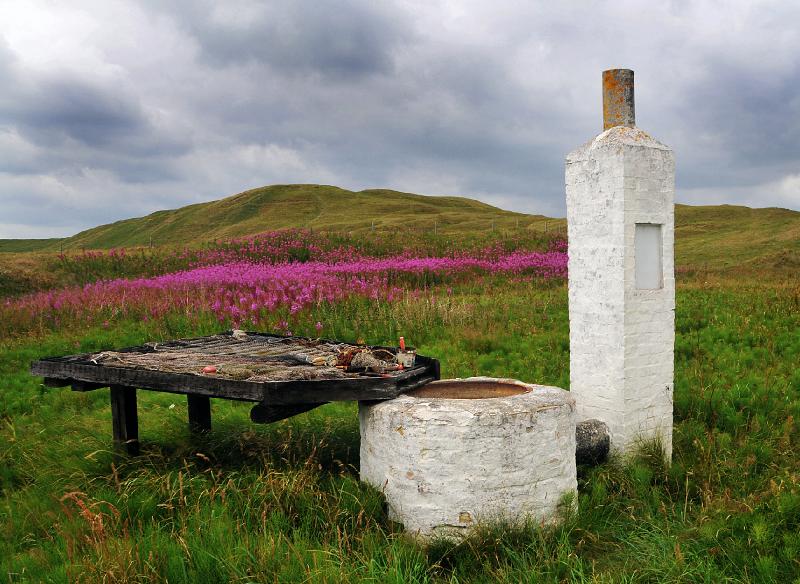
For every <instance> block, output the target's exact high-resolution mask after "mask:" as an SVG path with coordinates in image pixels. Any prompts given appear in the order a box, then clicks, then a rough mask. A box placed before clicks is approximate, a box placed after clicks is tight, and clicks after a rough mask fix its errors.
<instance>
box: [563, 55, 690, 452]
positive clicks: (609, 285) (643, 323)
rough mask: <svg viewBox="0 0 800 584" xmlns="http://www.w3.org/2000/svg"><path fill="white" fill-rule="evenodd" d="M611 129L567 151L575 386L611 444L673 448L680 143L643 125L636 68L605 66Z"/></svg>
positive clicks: (580, 405) (583, 413) (582, 412)
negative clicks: (667, 141) (657, 443)
mask: <svg viewBox="0 0 800 584" xmlns="http://www.w3.org/2000/svg"><path fill="white" fill-rule="evenodd" d="M603 117H604V132H603V133H602V134H600V135H599V136H597V137H596V138H595V139H594V140H592V141H590V142H588V143H587V144H585V145H584V146H582V147H581V148H578V149H577V150H575V151H574V152H571V153H570V154H569V155H568V156H567V159H566V190H567V223H568V230H569V231H568V233H569V321H570V391H571V393H572V394H573V395H574V396H575V399H576V401H577V413H578V421H579V422H580V421H581V420H584V419H588V418H597V419H599V420H602V421H604V422H606V423H607V424H608V427H609V431H610V434H611V448H612V450H616V451H618V452H622V453H626V452H630V451H631V449H632V448H634V447H635V445H636V443H637V441H638V440H639V439H652V438H659V439H660V440H661V442H662V443H663V445H664V447H665V452H666V455H667V458H668V459H669V458H670V457H671V455H672V392H673V374H674V371H673V353H674V344H675V325H674V316H675V277H674V252H673V247H674V246H673V242H674V197H675V162H674V158H673V154H672V150H671V149H670V148H669V147H667V146H665V145H664V144H661V143H660V142H658V141H657V140H655V139H654V138H652V137H651V136H649V135H648V134H647V133H645V132H644V131H642V130H640V129H639V128H637V127H636V125H635V116H634V100H633V71H631V70H629V69H612V70H609V71H604V72H603Z"/></svg>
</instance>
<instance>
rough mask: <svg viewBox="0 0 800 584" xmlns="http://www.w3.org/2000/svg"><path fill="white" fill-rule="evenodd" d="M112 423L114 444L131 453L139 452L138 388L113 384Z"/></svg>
mask: <svg viewBox="0 0 800 584" xmlns="http://www.w3.org/2000/svg"><path fill="white" fill-rule="evenodd" d="M111 425H112V428H113V432H114V445H115V446H116V447H117V449H120V450H122V449H124V450H126V451H127V452H128V454H130V455H136V454H139V418H138V415H137V413H136V388H135V387H124V386H121V385H112V386H111Z"/></svg>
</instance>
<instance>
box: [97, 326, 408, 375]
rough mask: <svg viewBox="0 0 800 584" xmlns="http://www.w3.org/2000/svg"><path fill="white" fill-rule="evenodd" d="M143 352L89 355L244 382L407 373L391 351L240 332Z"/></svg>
mask: <svg viewBox="0 0 800 584" xmlns="http://www.w3.org/2000/svg"><path fill="white" fill-rule="evenodd" d="M231 340H234V341H236V342H234V343H232V342H231ZM140 349H143V350H124V351H101V352H99V353H94V354H92V355H90V356H89V360H90V361H91V362H92V363H94V364H96V365H106V366H112V367H122V368H130V369H145V370H152V371H162V372H171V373H188V374H194V375H213V376H215V377H219V378H224V379H235V380H242V381H290V380H318V379H342V378H357V377H360V376H364V375H369V374H382V375H383V374H389V373H392V372H402V371H403V369H404V367H403V366H402V365H398V359H397V355H396V354H395V353H394V352H392V351H391V350H387V349H381V348H369V347H365V346H363V345H361V346H359V345H351V344H348V343H341V342H337V341H326V340H314V339H305V338H294V337H272V336H265V335H258V334H248V333H246V332H244V331H241V330H234V331H233V332H232V333H230V334H227V335H215V336H213V337H206V338H205V342H204V343H202V344H196V345H186V346H176V343H160V344H159V343H151V344H148V345H146V346H145V347H141V348H140Z"/></svg>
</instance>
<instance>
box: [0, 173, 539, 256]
mask: <svg viewBox="0 0 800 584" xmlns="http://www.w3.org/2000/svg"><path fill="white" fill-rule="evenodd" d="M546 219H547V218H546V217H542V216H535V215H526V214H524V213H514V212H511V211H504V210H502V209H498V208H497V207H492V206H491V205H487V204H485V203H481V202H479V201H475V200H472V199H466V198H461V197H429V196H424V195H414V194H410V193H401V192H397V191H390V190H383V189H371V190H365V191H359V192H353V191H348V190H345V189H340V188H338V187H333V186H325V185H274V186H268V187H262V188H258V189H252V190H249V191H245V192H243V193H239V194H238V195H233V196H231V197H227V198H225V199H221V200H218V201H211V202H208V203H198V204H195V205H189V206H187V207H182V208H180V209H174V210H169V211H157V212H155V213H152V214H151V215H148V216H146V217H139V218H136V219H125V220H123V221H117V222H115V223H110V224H108V225H101V226H99V227H94V228H92V229H88V230H86V231H82V232H81V233H78V234H77V235H73V236H72V237H68V238H65V239H63V240H52V241H50V242H48V243H43V244H42V245H41V246H39V247H38V248H36V249H43V250H57V249H59V248H60V246H61V245H63V246H64V249H75V248H87V249H89V248H110V247H123V246H137V245H149V243H150V241H151V238H152V242H153V244H156V245H164V244H191V243H202V242H204V241H209V240H213V239H227V238H233V237H240V236H246V235H253V234H256V233H261V232H264V231H270V230H273V229H285V228H289V227H310V228H314V229H324V230H332V231H339V230H341V231H356V232H357V231H365V230H367V229H371V228H372V225H373V222H374V225H375V227H376V229H395V228H402V227H408V228H418V229H426V230H428V229H430V230H433V228H434V225H435V226H436V228H437V230H438V231H441V232H443V233H447V232H448V231H450V232H453V231H458V232H465V231H469V230H473V229H484V230H490V229H491V228H492V224H493V222H494V225H495V228H497V229H501V228H508V227H511V226H516V225H517V222H519V225H520V227H526V226H529V225H531V224H535V223H538V222H542V221H545V220H546ZM18 245H21V244H18ZM28 245H29V246H30V247H31V248H32V249H33V248H34V246H35V244H34V243H29V244H28ZM2 249H3V247H2V244H0V250H2ZM9 251H11V250H9Z"/></svg>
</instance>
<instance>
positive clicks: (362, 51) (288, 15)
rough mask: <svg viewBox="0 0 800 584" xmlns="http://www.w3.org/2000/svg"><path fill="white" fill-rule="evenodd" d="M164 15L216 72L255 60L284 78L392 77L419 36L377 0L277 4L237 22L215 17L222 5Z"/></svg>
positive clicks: (179, 8)
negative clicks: (403, 46)
mask: <svg viewBox="0 0 800 584" xmlns="http://www.w3.org/2000/svg"><path fill="white" fill-rule="evenodd" d="M234 6H235V5H234V4H231V5H229V7H230V9H231V10H235V7H234ZM156 9H164V10H168V11H171V12H172V14H173V15H174V17H175V18H176V20H177V21H178V22H179V23H180V24H181V25H182V26H183V27H184V28H185V29H186V30H187V31H188V32H189V33H190V34H191V35H192V36H193V37H194V38H195V39H196V41H197V42H198V44H199V46H200V47H201V51H202V53H201V54H202V57H203V58H204V59H205V60H206V61H207V62H209V63H210V64H212V65H213V66H216V67H222V66H230V65H236V64H242V63H246V62H248V61H255V62H258V63H262V64H265V65H268V66H269V67H271V68H273V69H274V70H276V71H279V72H280V73H281V74H283V75H289V76H295V75H298V74H299V75H306V74H309V73H313V74H319V75H321V76H323V77H324V78H326V79H328V80H329V81H330V80H332V79H334V80H336V79H338V80H342V79H345V80H352V79H353V78H357V77H360V76H364V75H370V74H376V73H389V72H391V70H392V65H393V59H392V50H393V48H394V46H395V45H396V44H398V43H401V42H406V41H408V40H410V38H411V36H412V35H411V31H410V29H409V28H408V24H407V22H406V21H407V17H406V15H405V14H404V13H402V12H401V11H399V10H395V9H392V7H391V5H390V4H389V3H375V2H370V1H369V0H347V1H334V0H317V1H315V2H313V3H304V2H297V1H294V0H277V1H274V2H268V3H262V4H260V5H259V6H258V9H257V10H254V11H253V13H252V14H249V17H247V18H242V19H238V18H234V21H233V22H231V21H226V20H225V19H224V18H220V17H216V18H215V9H216V10H219V9H221V7H220V4H219V3H215V2H184V3H180V4H177V5H176V4H172V5H171V6H164V5H161V6H156Z"/></svg>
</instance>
